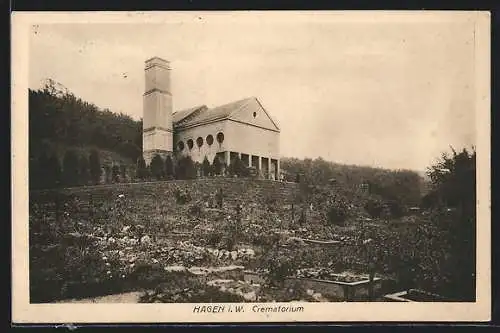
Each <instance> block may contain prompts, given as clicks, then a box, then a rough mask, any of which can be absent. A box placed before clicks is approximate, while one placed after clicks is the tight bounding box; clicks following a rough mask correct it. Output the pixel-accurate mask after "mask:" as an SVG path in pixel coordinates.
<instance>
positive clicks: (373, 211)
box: [364, 199, 384, 218]
mask: <svg viewBox="0 0 500 333" xmlns="http://www.w3.org/2000/svg"><path fill="white" fill-rule="evenodd" d="M364 208H365V210H366V212H367V213H368V214H369V215H370V217H372V218H378V217H380V216H381V215H382V211H383V209H384V206H383V204H382V202H381V201H379V200H375V199H370V200H368V201H367V202H366V203H365V207H364Z"/></svg>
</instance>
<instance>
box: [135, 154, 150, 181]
mask: <svg viewBox="0 0 500 333" xmlns="http://www.w3.org/2000/svg"><path fill="white" fill-rule="evenodd" d="M136 176H137V178H139V179H140V180H145V179H146V177H147V168H146V161H145V160H144V158H143V157H142V156H140V157H139V159H138V160H137V174H136Z"/></svg>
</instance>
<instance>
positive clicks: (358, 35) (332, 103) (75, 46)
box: [29, 13, 476, 171]
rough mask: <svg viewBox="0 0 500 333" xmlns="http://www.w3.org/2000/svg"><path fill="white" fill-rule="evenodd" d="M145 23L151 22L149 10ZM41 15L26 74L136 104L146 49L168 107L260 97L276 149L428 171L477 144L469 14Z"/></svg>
mask: <svg viewBox="0 0 500 333" xmlns="http://www.w3.org/2000/svg"><path fill="white" fill-rule="evenodd" d="M143 22H144V21H143ZM143 22H139V21H137V20H135V21H133V22H132V21H131V23H126V21H120V23H106V22H102V21H99V22H88V23H64V24H62V23H57V24H47V23H43V24H38V25H35V26H33V27H32V29H31V32H30V33H31V38H30V57H29V59H30V61H29V87H30V88H32V89H38V88H40V86H41V82H42V81H43V80H44V79H45V78H52V79H54V80H56V81H57V82H60V83H62V84H63V85H64V86H66V87H67V88H68V89H69V90H70V91H71V92H73V93H74V94H75V95H76V96H78V97H80V98H82V99H83V100H86V101H88V102H91V103H94V104H96V105H97V106H99V107H100V108H109V109H110V110H111V111H114V112H122V113H125V114H128V115H130V116H131V117H133V118H134V119H140V118H141V117H142V112H143V110H142V94H143V93H144V61H145V60H147V59H149V58H151V57H153V56H158V57H161V58H164V59H167V60H169V61H170V63H171V67H172V71H171V80H172V95H173V103H174V110H180V109H184V108H189V107H192V106H196V105H202V104H205V105H207V106H208V107H214V106H217V105H221V104H225V103H228V102H232V101H235V100H239V99H242V98H246V97H250V96H255V97H257V98H258V99H259V100H260V101H261V103H262V104H263V106H264V107H265V108H266V110H268V112H269V113H270V114H271V115H272V116H273V118H274V119H275V120H276V121H277V122H278V124H279V125H280V128H281V135H280V145H281V155H282V156H286V157H298V158H305V157H310V158H317V157H322V158H323V159H325V160H330V161H334V162H338V163H345V164H358V165H366V166H375V167H383V168H391V169H413V170H419V171H423V170H425V168H426V167H427V166H429V165H430V164H431V163H433V161H435V159H436V158H437V157H439V156H440V154H441V153H442V152H444V151H450V149H449V146H450V145H452V146H453V147H456V148H457V149H461V148H463V147H467V148H470V147H471V146H472V145H474V144H475V104H476V101H475V90H474V89H475V87H474V79H475V73H474V61H475V60H474V59H475V58H474V57H475V52H474V51H475V49H474V21H473V20H471V19H470V17H468V16H466V15H463V16H460V15H457V16H450V15H443V16H437V17H436V16H433V17H431V18H425V17H421V16H418V13H416V14H414V15H404V16H389V17H388V16H383V15H380V16H377V14H374V13H370V15H366V16H362V17H358V16H356V17H355V18H349V17H348V16H346V15H340V14H331V15H330V14H328V13H307V14H304V13H301V14H297V13H278V14H272V13H240V14H238V15H233V14H229V13H223V14H222V13H219V14H217V13H200V14H193V13H186V14H177V15H165V16H164V19H163V20H161V21H158V20H156V21H154V22H152V23H143Z"/></svg>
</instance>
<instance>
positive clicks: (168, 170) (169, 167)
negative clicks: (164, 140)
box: [165, 155, 174, 179]
mask: <svg viewBox="0 0 500 333" xmlns="http://www.w3.org/2000/svg"><path fill="white" fill-rule="evenodd" d="M165 176H166V177H167V178H168V179H172V178H173V177H174V162H173V161H172V157H170V155H168V156H167V158H166V159H165Z"/></svg>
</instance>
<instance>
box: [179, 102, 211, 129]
mask: <svg viewBox="0 0 500 333" xmlns="http://www.w3.org/2000/svg"><path fill="white" fill-rule="evenodd" d="M200 109H207V106H206V105H199V106H195V107H194V108H189V109H184V110H179V111H176V112H174V113H173V114H172V120H173V122H174V124H177V123H179V122H182V121H183V120H186V118H188V117H189V116H190V115H191V114H193V113H194V112H195V111H198V110H200Z"/></svg>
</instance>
